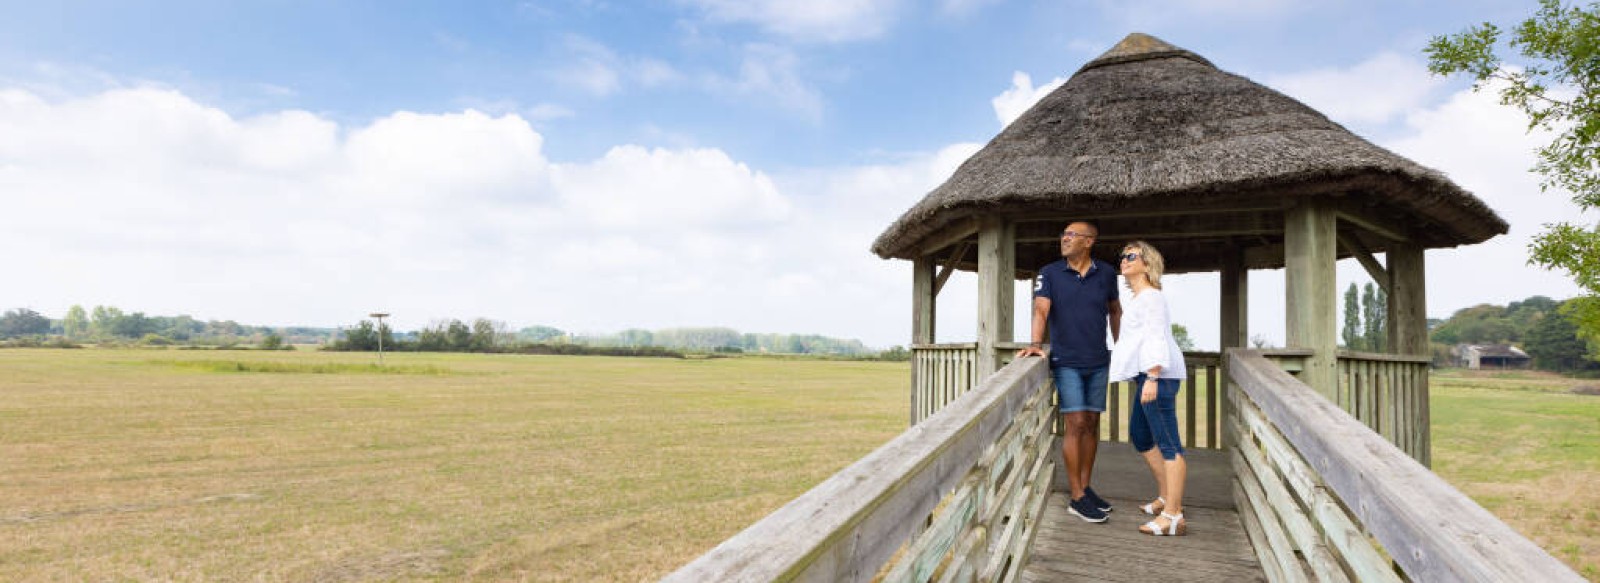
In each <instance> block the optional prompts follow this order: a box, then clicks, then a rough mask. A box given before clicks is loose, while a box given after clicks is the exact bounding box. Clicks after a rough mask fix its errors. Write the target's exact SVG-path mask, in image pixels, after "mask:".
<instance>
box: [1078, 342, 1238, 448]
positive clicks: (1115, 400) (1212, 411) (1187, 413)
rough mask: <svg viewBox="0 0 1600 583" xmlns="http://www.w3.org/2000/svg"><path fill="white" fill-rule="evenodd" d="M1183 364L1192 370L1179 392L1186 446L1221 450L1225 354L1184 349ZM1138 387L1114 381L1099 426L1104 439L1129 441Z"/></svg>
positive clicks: (1180, 415)
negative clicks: (1221, 383)
mask: <svg viewBox="0 0 1600 583" xmlns="http://www.w3.org/2000/svg"><path fill="white" fill-rule="evenodd" d="M1183 364H1184V368H1186V369H1188V371H1189V375H1188V378H1185V379H1184V381H1183V385H1182V387H1183V389H1182V390H1181V391H1179V392H1178V430H1179V431H1180V432H1181V433H1182V434H1183V446H1184V447H1186V448H1188V447H1192V448H1203V449H1221V447H1222V436H1221V435H1220V434H1219V433H1218V430H1219V429H1220V428H1221V427H1222V423H1221V419H1222V409H1221V405H1222V402H1221V396H1222V391H1221V390H1220V389H1219V388H1218V386H1219V379H1221V378H1222V374H1221V371H1220V368H1221V366H1220V365H1221V364H1222V357H1221V355H1220V354H1218V353H1216V352H1185V353H1183ZM1137 389H1138V387H1135V386H1133V381H1124V382H1119V383H1111V386H1110V387H1109V388H1108V389H1107V393H1106V414H1105V415H1104V416H1103V417H1104V418H1103V419H1102V420H1101V425H1100V427H1101V430H1100V438H1101V439H1102V440H1104V441H1128V422H1127V420H1128V413H1129V412H1130V408H1131V407H1134V406H1136V405H1137V404H1138V398H1139V393H1138V390H1137Z"/></svg>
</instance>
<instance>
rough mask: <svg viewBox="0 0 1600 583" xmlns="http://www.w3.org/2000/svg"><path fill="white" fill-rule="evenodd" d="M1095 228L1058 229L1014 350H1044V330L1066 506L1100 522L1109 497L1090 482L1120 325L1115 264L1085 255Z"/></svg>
mask: <svg viewBox="0 0 1600 583" xmlns="http://www.w3.org/2000/svg"><path fill="white" fill-rule="evenodd" d="M1099 234H1100V231H1099V229H1098V228H1096V227H1095V226H1094V225H1093V224H1090V223H1087V222H1082V221H1080V222H1075V223H1072V224H1070V225H1067V228H1066V230H1064V231H1062V232H1061V260H1060V261H1056V262H1053V263H1051V264H1049V265H1046V266H1044V267H1042V268H1040V269H1039V276H1038V277H1037V278H1035V279H1034V282H1033V335H1032V336H1031V343H1030V344H1029V345H1028V347H1027V348H1025V349H1023V350H1022V351H1020V352H1018V353H1017V356H1018V357H1019V358H1020V357H1025V356H1044V355H1045V352H1044V332H1045V329H1046V326H1047V325H1048V326H1049V330H1050V372H1051V376H1052V377H1053V378H1054V379H1055V385H1056V396H1057V397H1058V399H1059V401H1060V412H1061V417H1062V426H1063V427H1064V428H1065V434H1064V435H1062V437H1061V457H1062V458H1063V459H1064V460H1065V461H1066V464H1067V483H1068V486H1069V488H1070V491H1071V494H1072V502H1071V504H1069V505H1068V507H1067V510H1068V511H1069V512H1071V513H1073V514H1075V515H1077V516H1078V517H1080V518H1082V519H1084V520H1087V521H1089V522H1105V521H1106V517H1107V515H1106V513H1107V512H1110V511H1111V504H1110V503H1109V502H1106V501H1105V499H1103V498H1101V497H1100V495H1099V494H1096V493H1095V491H1094V489H1093V488H1090V487H1089V478H1090V476H1091V474H1093V473H1094V456H1095V452H1096V451H1097V450H1098V449H1099V446H1100V414H1101V413H1103V412H1105V410H1106V374H1107V372H1108V367H1109V366H1110V364H1111V349H1110V348H1108V347H1107V344H1106V327H1107V326H1106V324H1107V322H1109V323H1110V328H1111V336H1112V338H1113V339H1115V338H1116V337H1117V335H1118V334H1119V333H1120V331H1121V328H1122V303H1121V302H1120V301H1118V299H1117V270H1116V268H1115V267H1112V266H1111V264H1109V263H1106V262H1104V261H1100V260H1097V259H1095V258H1093V257H1091V256H1090V255H1089V250H1090V249H1091V248H1093V247H1094V241H1095V238H1096V237H1098V236H1099Z"/></svg>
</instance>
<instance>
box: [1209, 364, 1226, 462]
mask: <svg viewBox="0 0 1600 583" xmlns="http://www.w3.org/2000/svg"><path fill="white" fill-rule="evenodd" d="M1220 373H1221V369H1220V367H1218V366H1217V365H1215V364H1209V365H1206V447H1209V448H1212V449H1221V447H1222V444H1221V443H1220V442H1219V441H1218V438H1219V437H1221V435H1220V433H1221V428H1222V416H1221V413H1222V408H1221V407H1219V406H1218V403H1219V402H1220V401H1221V396H1220V395H1218V394H1217V392H1218V391H1217V376H1218V375H1219V374H1220Z"/></svg>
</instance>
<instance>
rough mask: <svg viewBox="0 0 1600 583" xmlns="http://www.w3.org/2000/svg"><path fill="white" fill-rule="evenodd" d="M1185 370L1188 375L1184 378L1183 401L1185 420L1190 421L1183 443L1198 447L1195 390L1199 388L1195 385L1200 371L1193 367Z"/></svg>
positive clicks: (1185, 428)
mask: <svg viewBox="0 0 1600 583" xmlns="http://www.w3.org/2000/svg"><path fill="white" fill-rule="evenodd" d="M1185 372H1186V373H1187V376H1186V378H1184V379H1183V397H1184V398H1183V403H1184V420H1185V421H1188V423H1187V426H1186V427H1184V433H1183V435H1184V438H1183V443H1184V444H1185V445H1188V446H1190V447H1196V445H1195V442H1194V436H1195V433H1196V430H1197V429H1198V428H1197V427H1195V426H1194V423H1195V413H1196V411H1195V410H1194V402H1195V397H1196V395H1195V392H1196V390H1197V389H1198V387H1196V386H1195V382H1194V379H1195V373H1196V372H1198V371H1196V370H1195V369H1193V368H1189V369H1188V370H1187V371H1185Z"/></svg>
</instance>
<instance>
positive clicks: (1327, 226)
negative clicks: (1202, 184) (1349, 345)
mask: <svg viewBox="0 0 1600 583" xmlns="http://www.w3.org/2000/svg"><path fill="white" fill-rule="evenodd" d="M1285 219H1286V220H1285V225H1284V227H1285V228H1284V237H1283V243H1284V245H1283V246H1284V263H1285V267H1286V270H1287V273H1286V274H1285V276H1284V281H1285V284H1286V285H1285V290H1284V291H1285V292H1286V294H1287V295H1288V297H1287V298H1286V300H1287V301H1286V302H1285V306H1284V307H1285V312H1286V314H1285V317H1284V324H1285V327H1286V329H1287V330H1286V331H1287V332H1288V341H1289V347H1290V348H1309V349H1311V350H1312V351H1313V353H1312V355H1311V356H1310V357H1308V358H1307V359H1306V368H1305V370H1304V371H1302V372H1301V373H1300V378H1301V379H1302V380H1304V381H1305V383H1306V384H1307V385H1310V386H1311V388H1313V389H1316V390H1317V391H1318V392H1320V393H1322V394H1323V395H1326V396H1327V397H1328V398H1330V399H1332V398H1334V393H1335V386H1334V385H1335V383H1336V382H1337V380H1338V379H1337V375H1336V370H1335V367H1336V366H1337V360H1336V355H1335V353H1334V352H1335V351H1336V350H1338V348H1339V346H1338V330H1337V328H1336V327H1335V325H1334V323H1335V322H1336V321H1338V317H1339V310H1338V296H1339V290H1338V278H1337V276H1338V271H1337V262H1336V261H1337V257H1338V255H1337V253H1336V251H1337V247H1336V244H1335V242H1334V233H1335V231H1336V229H1335V225H1336V220H1335V216H1334V213H1333V210H1332V208H1331V207H1330V206H1329V205H1328V204H1327V203H1326V202H1324V201H1320V200H1313V201H1307V202H1306V203H1305V204H1302V205H1300V206H1297V207H1295V208H1292V209H1289V211H1288V212H1286V213H1285Z"/></svg>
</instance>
